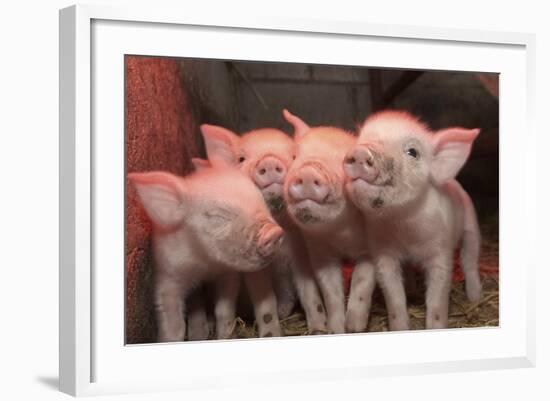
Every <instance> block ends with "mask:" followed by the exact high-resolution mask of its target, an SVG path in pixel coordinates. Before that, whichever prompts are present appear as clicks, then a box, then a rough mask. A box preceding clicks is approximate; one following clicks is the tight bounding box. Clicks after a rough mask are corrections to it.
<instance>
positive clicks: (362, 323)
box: [346, 260, 376, 333]
mask: <svg viewBox="0 0 550 401" xmlns="http://www.w3.org/2000/svg"><path fill="white" fill-rule="evenodd" d="M375 284H376V278H375V271H374V265H373V264H372V263H370V262H369V261H367V260H359V261H358V262H357V264H356V265H355V268H354V270H353V276H352V277H351V288H350V294H349V300H348V308H347V311H346V332H348V333H360V332H363V331H365V330H366V329H367V323H368V320H369V312H370V306H371V302H372V293H373V291H374V287H375Z"/></svg>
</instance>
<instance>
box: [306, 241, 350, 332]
mask: <svg viewBox="0 0 550 401" xmlns="http://www.w3.org/2000/svg"><path fill="white" fill-rule="evenodd" d="M311 265H312V267H313V268H314V271H315V277H316V278H317V283H318V284H319V289H320V290H321V294H322V295H323V299H324V301H325V307H326V310H327V320H328V330H329V332H330V333H333V334H341V333H345V315H346V306H345V296H344V283H343V278H342V268H341V261H340V260H338V259H334V258H330V257H326V256H323V255H321V252H319V251H318V252H317V253H316V254H314V253H313V252H312V253H311Z"/></svg>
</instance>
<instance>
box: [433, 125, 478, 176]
mask: <svg viewBox="0 0 550 401" xmlns="http://www.w3.org/2000/svg"><path fill="white" fill-rule="evenodd" d="M479 132H480V130H479V128H475V129H466V128H446V129H444V130H441V131H438V132H437V133H436V134H435V136H434V158H433V161H432V166H431V175H432V181H433V182H434V184H436V185H441V184H443V183H445V182H447V181H449V180H451V179H453V178H455V177H456V175H457V174H458V172H459V171H460V169H461V168H462V166H464V163H466V160H468V156H470V151H471V149H472V143H473V142H474V140H475V139H476V137H477V136H478V135H479Z"/></svg>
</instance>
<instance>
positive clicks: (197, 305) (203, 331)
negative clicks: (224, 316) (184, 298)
mask: <svg viewBox="0 0 550 401" xmlns="http://www.w3.org/2000/svg"><path fill="white" fill-rule="evenodd" d="M187 305H188V306H187V310H188V313H187V339H188V340H192V341H198V340H208V336H209V334H210V330H209V327H208V317H207V315H206V305H205V299H204V294H203V291H202V288H199V289H198V290H197V291H195V292H194V293H193V294H192V295H191V297H190V298H189V302H187Z"/></svg>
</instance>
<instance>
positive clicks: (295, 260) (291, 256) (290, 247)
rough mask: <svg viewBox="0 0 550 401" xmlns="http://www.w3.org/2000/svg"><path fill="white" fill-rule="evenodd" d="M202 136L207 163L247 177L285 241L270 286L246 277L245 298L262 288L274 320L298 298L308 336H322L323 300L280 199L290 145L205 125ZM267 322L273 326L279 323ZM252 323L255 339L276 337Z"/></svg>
mask: <svg viewBox="0 0 550 401" xmlns="http://www.w3.org/2000/svg"><path fill="white" fill-rule="evenodd" d="M201 130H202V133H203V137H204V140H205V144H206V149H207V153H208V158H209V161H210V162H211V163H212V164H215V163H217V162H218V161H220V160H223V161H224V162H225V163H229V164H231V165H233V166H236V167H238V168H239V169H240V170H241V171H242V172H243V173H245V174H246V175H247V176H248V177H250V179H251V180H252V181H253V182H254V183H255V185H256V186H257V187H258V188H259V189H260V191H261V192H262V195H263V197H264V200H265V202H266V204H267V205H268V207H269V209H270V211H271V213H272V215H273V217H274V218H275V220H276V221H277V222H278V223H279V224H280V225H281V226H282V227H283V228H284V230H285V241H284V243H283V246H282V248H281V251H280V252H279V253H278V254H277V255H276V257H275V259H274V261H273V263H272V265H271V268H270V272H271V283H269V284H270V285H268V283H265V282H264V283H258V282H257V280H258V277H255V278H254V279H253V278H251V277H245V279H246V280H247V281H250V282H251V283H250V285H249V292H251V291H259V289H261V288H264V289H265V291H264V293H265V294H264V298H266V299H276V301H274V302H272V303H270V304H271V305H272V307H273V305H276V306H275V308H276V311H277V313H273V311H272V310H270V311H269V312H266V313H270V314H272V315H275V316H277V315H278V316H279V317H280V318H285V317H287V316H288V315H289V314H290V312H291V311H292V309H293V307H294V305H295V303H296V295H298V298H299V299H300V302H301V304H302V306H303V309H304V311H305V314H306V318H307V321H308V328H309V330H310V332H312V333H317V332H323V331H324V330H325V328H326V315H325V313H324V308H323V307H322V300H321V297H320V294H319V291H318V289H317V287H316V284H315V280H314V278H313V275H312V273H311V271H310V267H309V259H308V256H307V254H306V251H305V246H304V244H303V238H302V237H301V235H300V232H299V230H298V229H297V228H296V227H295V225H294V224H293V223H292V221H291V220H290V219H289V217H288V215H287V213H286V207H285V204H284V199H283V184H284V179H285V176H286V173H287V169H288V167H289V165H290V164H291V163H292V160H293V158H294V150H295V144H294V141H293V140H292V138H290V137H289V136H288V135H286V134H285V133H284V132H282V131H279V130H276V129H259V130H254V131H251V132H248V133H245V134H243V135H242V136H238V135H237V134H235V133H233V132H232V131H230V130H228V129H225V128H222V127H217V126H212V125H206V124H205V125H202V126H201ZM198 164H200V162H197V163H195V165H196V166H197V165H198ZM198 168H201V166H198ZM256 276H258V275H256ZM266 280H267V279H266ZM273 292H275V296H273V294H272V293H273ZM296 293H297V294H296ZM251 298H252V300H253V301H254V298H257V299H262V296H261V295H260V294H258V295H257V296H256V297H254V295H253V294H252V296H251ZM319 305H321V306H319ZM255 306H256V305H255ZM256 315H257V316H258V313H257V314H256ZM272 321H273V322H277V324H278V320H276V319H273V320H272ZM257 322H258V326H259V329H260V333H262V332H265V333H269V334H272V335H277V334H275V331H274V329H273V328H272V327H269V328H267V329H265V330H263V326H264V323H263V319H257Z"/></svg>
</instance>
